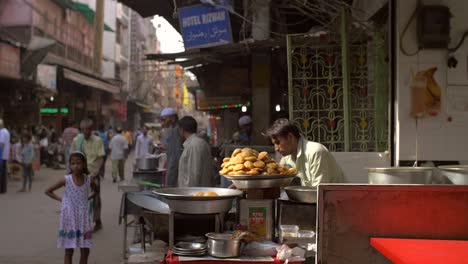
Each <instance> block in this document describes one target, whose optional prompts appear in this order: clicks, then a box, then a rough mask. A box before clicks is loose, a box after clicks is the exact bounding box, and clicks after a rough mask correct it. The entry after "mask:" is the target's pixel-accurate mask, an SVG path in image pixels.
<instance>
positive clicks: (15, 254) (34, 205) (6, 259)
mask: <svg viewBox="0 0 468 264" xmlns="http://www.w3.org/2000/svg"><path fill="white" fill-rule="evenodd" d="M131 163H132V162H131V159H129V160H127V162H126V166H125V167H126V168H125V172H126V174H125V175H126V177H127V178H128V177H131ZM110 165H111V162H110V161H107V170H106V175H105V178H104V180H103V181H102V183H101V192H102V200H103V209H102V218H103V225H104V228H103V229H102V230H100V231H98V232H97V233H95V234H94V235H93V239H94V247H93V248H92V249H91V255H90V259H89V263H100V264H101V263H122V236H123V235H122V234H123V232H122V226H119V225H118V214H119V208H120V200H121V195H122V193H121V192H119V191H118V189H117V183H113V182H112V178H111V171H110V167H111V166H110ZM64 175H65V169H60V170H53V169H48V168H45V167H42V168H41V169H40V170H39V171H37V172H36V173H35V177H34V181H33V185H32V191H31V192H27V193H17V191H18V190H19V189H20V188H21V184H22V183H21V182H20V181H10V182H9V184H8V192H7V193H6V194H0V209H1V213H0V263H2V264H10V263H11V264H29V263H31V264H32V263H34V264H55V263H63V254H64V250H62V249H57V247H56V242H57V234H58V225H59V217H60V203H59V202H57V201H54V200H52V199H50V198H49V197H47V196H46V195H45V194H44V191H45V190H46V188H47V187H49V186H50V185H51V184H53V183H55V182H56V181H57V180H58V179H60V178H61V177H63V176H64ZM78 257H79V252H76V251H75V256H74V263H75V262H76V263H78Z"/></svg>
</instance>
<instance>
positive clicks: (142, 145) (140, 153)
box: [135, 126, 153, 160]
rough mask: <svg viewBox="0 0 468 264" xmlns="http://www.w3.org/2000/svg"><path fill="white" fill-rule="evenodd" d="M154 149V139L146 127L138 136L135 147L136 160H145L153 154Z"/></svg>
mask: <svg viewBox="0 0 468 264" xmlns="http://www.w3.org/2000/svg"><path fill="white" fill-rule="evenodd" d="M152 148H153V137H152V136H150V135H148V127H147V126H144V127H143V129H142V134H141V135H139V136H138V138H137V140H136V147H135V158H136V159H137V160H138V159H143V158H145V157H146V156H147V155H148V154H151V150H152Z"/></svg>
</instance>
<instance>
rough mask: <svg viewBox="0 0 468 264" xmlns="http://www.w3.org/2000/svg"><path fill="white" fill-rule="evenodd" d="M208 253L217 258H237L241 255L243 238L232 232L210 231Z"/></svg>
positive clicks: (207, 235)
mask: <svg viewBox="0 0 468 264" xmlns="http://www.w3.org/2000/svg"><path fill="white" fill-rule="evenodd" d="M206 237H208V241H207V246H208V254H209V255H210V256H213V257H216V258H235V257H238V256H239V255H240V248H241V240H240V239H235V238H232V235H231V234H220V233H208V234H206Z"/></svg>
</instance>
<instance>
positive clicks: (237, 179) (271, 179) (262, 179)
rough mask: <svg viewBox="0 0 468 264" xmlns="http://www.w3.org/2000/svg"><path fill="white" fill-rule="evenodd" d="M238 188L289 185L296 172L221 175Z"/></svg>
mask: <svg viewBox="0 0 468 264" xmlns="http://www.w3.org/2000/svg"><path fill="white" fill-rule="evenodd" d="M222 176H223V177H225V178H226V179H228V180H230V181H232V183H233V184H234V185H235V186H236V187H237V188H238V189H252V188H275V187H278V188H279V187H283V186H287V185H289V183H291V181H292V180H293V179H294V177H296V174H276V175H252V176H250V175H249V176H246V175H239V176H231V175H222Z"/></svg>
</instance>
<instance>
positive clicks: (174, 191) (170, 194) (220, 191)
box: [153, 187, 242, 201]
mask: <svg viewBox="0 0 468 264" xmlns="http://www.w3.org/2000/svg"><path fill="white" fill-rule="evenodd" d="M197 192H204V193H207V192H214V193H216V194H217V196H194V195H195V193H197ZM153 193H155V194H157V195H160V196H163V197H164V198H166V199H167V200H188V201H209V200H223V199H232V198H235V197H237V196H240V195H242V192H241V191H239V190H232V189H227V188H210V187H185V188H164V189H154V190H153Z"/></svg>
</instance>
